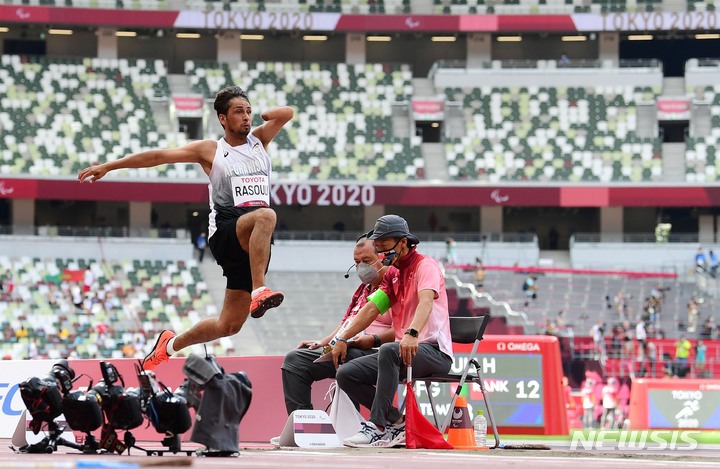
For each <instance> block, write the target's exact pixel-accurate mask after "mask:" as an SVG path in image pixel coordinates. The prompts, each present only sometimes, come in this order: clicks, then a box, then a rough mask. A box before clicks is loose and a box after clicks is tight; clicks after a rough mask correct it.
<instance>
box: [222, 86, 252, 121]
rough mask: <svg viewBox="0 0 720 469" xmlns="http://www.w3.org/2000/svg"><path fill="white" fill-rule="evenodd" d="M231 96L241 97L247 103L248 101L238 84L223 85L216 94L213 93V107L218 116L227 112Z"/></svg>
mask: <svg viewBox="0 0 720 469" xmlns="http://www.w3.org/2000/svg"><path fill="white" fill-rule="evenodd" d="M233 98H242V99H244V100H246V101H247V102H248V103H249V102H250V100H249V99H248V96H247V93H246V92H245V90H243V89H242V88H240V87H239V86H237V85H232V86H228V87H225V88H223V89H221V90H220V91H218V94H216V95H215V105H214V107H215V112H217V115H218V116H219V115H220V114H227V112H228V109H229V108H230V101H232V99H233Z"/></svg>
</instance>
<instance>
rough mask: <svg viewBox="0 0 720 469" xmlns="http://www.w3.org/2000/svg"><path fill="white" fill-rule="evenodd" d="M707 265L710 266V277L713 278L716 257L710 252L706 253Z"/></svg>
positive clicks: (716, 264)
mask: <svg viewBox="0 0 720 469" xmlns="http://www.w3.org/2000/svg"><path fill="white" fill-rule="evenodd" d="M708 264H709V266H710V275H712V276H713V277H715V276H716V275H717V269H718V256H717V254H715V253H714V252H713V251H712V250H710V251H708Z"/></svg>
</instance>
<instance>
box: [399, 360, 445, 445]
mask: <svg viewBox="0 0 720 469" xmlns="http://www.w3.org/2000/svg"><path fill="white" fill-rule="evenodd" d="M411 373H412V372H411V371H410V369H408V381H407V392H406V394H405V447H406V448H410V449H417V448H426V449H454V448H453V446H452V445H451V444H450V443H448V442H447V441H445V438H443V436H442V433H440V430H438V429H437V428H436V427H435V425H433V424H432V423H430V421H429V420H428V419H426V418H425V416H424V415H423V414H422V412H420V409H419V408H418V403H417V398H416V397H415V390H414V389H413V383H412V381H411V380H410V377H411Z"/></svg>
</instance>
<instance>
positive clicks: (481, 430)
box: [473, 410, 487, 446]
mask: <svg viewBox="0 0 720 469" xmlns="http://www.w3.org/2000/svg"><path fill="white" fill-rule="evenodd" d="M473 428H474V429H475V444H476V445H477V446H487V420H486V419H485V416H484V415H483V411H482V410H478V413H477V416H476V417H475V419H474V420H473Z"/></svg>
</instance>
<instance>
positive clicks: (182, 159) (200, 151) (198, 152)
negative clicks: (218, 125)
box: [78, 140, 217, 182]
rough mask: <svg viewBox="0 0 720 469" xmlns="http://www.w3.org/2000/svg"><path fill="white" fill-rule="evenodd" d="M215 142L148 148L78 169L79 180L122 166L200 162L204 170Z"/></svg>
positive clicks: (95, 178) (212, 153) (100, 174)
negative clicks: (157, 148) (155, 148)
mask: <svg viewBox="0 0 720 469" xmlns="http://www.w3.org/2000/svg"><path fill="white" fill-rule="evenodd" d="M216 145H217V143H216V142H215V141H214V140H198V141H196V142H191V143H188V144H187V145H183V146H181V147H178V148H170V149H165V150H148V151H143V152H140V153H135V154H132V155H128V156H125V157H123V158H120V159H119V160H115V161H108V162H105V163H103V164H99V165H94V166H90V167H87V168H85V169H83V170H82V171H80V173H79V174H78V180H79V181H80V182H84V181H86V180H87V181H88V182H94V181H97V180H99V179H101V178H102V177H103V176H105V175H106V174H107V173H108V172H109V171H113V170H115V169H122V168H151V167H153V166H159V165H161V164H170V163H200V165H202V167H203V169H204V170H205V172H206V173H207V172H209V171H210V168H211V167H212V158H213V156H214V154H215V149H216Z"/></svg>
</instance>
